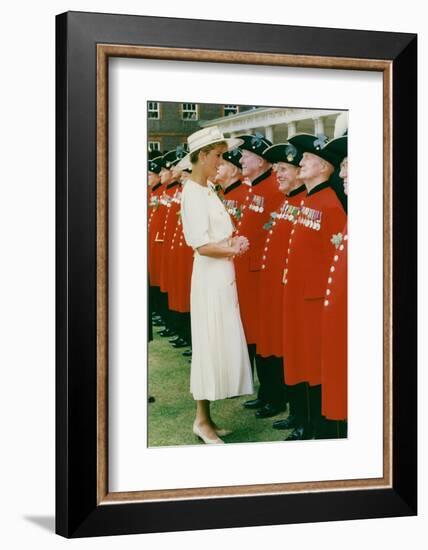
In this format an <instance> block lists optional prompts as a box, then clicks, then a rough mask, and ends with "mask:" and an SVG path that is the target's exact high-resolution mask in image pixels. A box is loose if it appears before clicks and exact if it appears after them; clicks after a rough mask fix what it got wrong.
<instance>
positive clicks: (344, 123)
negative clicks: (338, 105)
mask: <svg viewBox="0 0 428 550" xmlns="http://www.w3.org/2000/svg"><path fill="white" fill-rule="evenodd" d="M347 132H348V112H347V111H343V113H340V115H338V117H337V118H336V121H335V123H334V136H333V137H334V138H338V137H342V136H344V135H345V134H346V133H347Z"/></svg>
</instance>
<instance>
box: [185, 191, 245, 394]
mask: <svg viewBox="0 0 428 550" xmlns="http://www.w3.org/2000/svg"><path fill="white" fill-rule="evenodd" d="M181 219H182V223H183V232H184V238H185V240H186V243H187V244H188V245H189V246H191V247H192V248H193V249H194V250H195V254H194V260H193V271H192V284H191V291H190V315H191V327H192V364H191V374H190V392H191V393H192V394H193V398H194V399H195V400H202V399H208V400H209V401H215V400H216V399H225V398H226V397H232V396H236V395H248V394H252V393H253V380H252V374H251V367H250V361H249V358H248V349H247V343H246V341H245V336H244V330H243V327H242V322H241V316H240V313H239V303H238V294H237V290H236V281H235V268H234V265H233V260H232V259H230V258H209V257H207V256H201V255H200V254H199V253H198V251H197V250H196V249H197V248H199V247H200V246H202V245H204V244H208V243H218V244H221V243H222V242H223V243H224V245H225V246H226V244H227V239H228V238H230V237H231V235H232V232H233V224H232V221H231V219H230V216H229V214H228V213H227V211H226V209H225V207H224V205H223V203H222V202H221V200H220V199H219V198H218V196H217V194H216V192H215V190H214V187H213V186H212V185H211V184H208V186H207V187H204V186H202V185H199V184H198V183H196V182H194V181H192V180H187V182H186V184H185V185H184V189H183V193H182V196H181Z"/></svg>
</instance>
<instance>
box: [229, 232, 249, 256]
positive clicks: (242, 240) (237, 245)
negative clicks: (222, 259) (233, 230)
mask: <svg viewBox="0 0 428 550" xmlns="http://www.w3.org/2000/svg"><path fill="white" fill-rule="evenodd" d="M230 246H231V247H232V248H233V249H234V250H235V255H236V256H242V254H245V252H247V250H248V249H249V248H250V242H249V240H248V239H247V237H244V236H243V235H240V236H239V237H233V238H232V239H231V243H230Z"/></svg>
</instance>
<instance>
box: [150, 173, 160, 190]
mask: <svg viewBox="0 0 428 550" xmlns="http://www.w3.org/2000/svg"><path fill="white" fill-rule="evenodd" d="M148 180H149V185H150V187H153V186H154V185H156V184H157V183H159V181H160V176H159V174H156V173H155V172H149V177H148Z"/></svg>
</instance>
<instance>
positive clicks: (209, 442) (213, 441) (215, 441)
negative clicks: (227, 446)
mask: <svg viewBox="0 0 428 550" xmlns="http://www.w3.org/2000/svg"><path fill="white" fill-rule="evenodd" d="M193 433H194V434H195V435H196V437H199V439H201V440H202V441H203V442H204V443H206V444H207V445H218V444H224V441H223V440H222V439H220V438H219V437H216V438H215V439H211V438H210V437H207V436H206V435H205V434H203V433H202V432H201V430H200V429H199V428H198V426H196V425H195V424H193Z"/></svg>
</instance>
